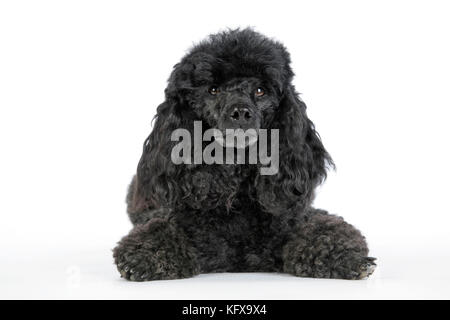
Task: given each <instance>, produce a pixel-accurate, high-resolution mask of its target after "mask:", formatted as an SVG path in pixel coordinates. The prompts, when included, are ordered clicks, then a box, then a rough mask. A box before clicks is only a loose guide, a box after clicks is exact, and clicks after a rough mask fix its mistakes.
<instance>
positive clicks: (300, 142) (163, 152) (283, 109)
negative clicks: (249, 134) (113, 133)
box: [114, 29, 375, 281]
mask: <svg viewBox="0 0 450 320" xmlns="http://www.w3.org/2000/svg"><path fill="white" fill-rule="evenodd" d="M292 78H293V72H292V70H291V68H290V57H289V54H288V52H287V51H286V49H285V48H284V46H283V45H281V44H280V43H278V42H276V41H273V40H270V39H268V38H266V37H264V36H262V35H261V34H258V33H256V32H254V31H253V30H251V29H245V30H232V31H227V32H223V33H219V34H215V35H212V36H210V37H209V38H208V39H207V40H205V41H204V42H201V43H200V44H198V45H196V46H195V47H194V48H192V49H191V51H190V52H189V53H188V54H187V55H186V56H185V57H184V58H183V59H182V61H181V62H180V63H178V64H177V65H175V67H174V70H173V72H172V74H171V76H170V78H169V82H168V86H167V89H166V91H165V94H166V100H165V101H164V103H162V104H161V105H160V106H159V107H158V109H157V115H156V121H155V123H154V128H153V131H152V132H151V134H150V135H149V137H148V138H147V139H146V141H145V143H144V148H143V153H142V157H141V159H140V161H139V164H138V167H137V173H136V175H135V177H134V178H133V180H132V182H131V184H130V187H129V192H128V196H127V204H128V214H129V217H130V219H131V221H132V223H133V224H134V229H133V230H132V231H131V232H130V234H129V235H127V236H125V237H124V238H123V239H122V240H121V241H120V242H119V244H118V246H117V247H116V248H115V249H114V259H115V262H116V264H117V267H118V269H119V271H120V273H121V274H122V276H123V277H125V278H126V279H130V280H135V281H143V280H155V279H174V278H183V277H190V276H193V275H195V274H198V273H205V272H225V271H230V272H238V271H265V272H287V273H291V274H293V275H296V276H302V277H320V278H343V279H361V278H364V277H366V276H368V275H370V273H371V272H372V271H373V268H374V265H375V264H374V262H373V260H374V259H373V258H370V257H367V254H368V249H367V244H366V241H365V239H364V237H363V236H362V235H361V233H360V232H359V231H358V230H356V229H355V228H354V227H353V226H351V225H349V224H347V223H346V222H345V221H344V220H343V219H342V218H339V217H337V216H334V215H329V214H328V213H327V212H325V211H322V210H317V209H313V208H311V202H312V200H313V198H314V190H315V188H316V187H317V186H318V185H319V184H320V183H321V182H322V181H323V180H324V179H325V178H326V170H327V166H333V162H332V160H331V158H330V156H329V155H328V153H327V152H326V150H325V148H324V147H323V145H322V142H321V140H320V138H319V136H318V134H317V132H316V130H315V128H314V125H313V123H312V122H311V120H309V119H308V117H307V114H306V106H305V104H304V103H303V102H302V101H301V100H300V99H299V97H298V94H297V93H296V91H295V89H294V87H293V85H292V84H291V80H292ZM217 84H218V85H221V84H223V85H224V86H225V85H226V86H229V87H230V86H234V87H239V88H240V90H241V92H242V96H243V97H245V99H247V100H248V101H247V100H246V101H247V102H248V103H249V104H252V105H253V106H254V107H255V110H257V113H255V117H257V119H258V124H259V126H260V128H267V129H279V130H280V138H279V139H280V151H279V153H280V166H279V172H278V173H277V174H275V175H261V174H260V172H259V171H258V168H257V167H258V166H257V165H249V164H243V165H218V164H217V165H206V164H200V165H175V164H173V163H172V161H171V158H170V154H171V150H172V147H173V146H174V144H175V143H174V142H172V141H171V139H170V136H171V133H172V131H173V130H175V129H177V128H185V129H188V130H190V131H192V125H193V121H194V120H197V121H202V124H203V128H204V129H206V128H211V127H220V126H221V125H222V126H223V125H224V124H223V123H221V118H220V117H221V114H220V113H219V112H218V111H217V110H223V109H224V108H225V107H223V106H222V105H220V103H221V102H220V100H217V99H216V100H214V99H212V98H211V97H210V95H208V88H209V87H210V86H211V85H217ZM256 84H261V85H263V86H264V87H265V89H266V91H267V94H266V97H264V99H259V100H257V99H255V98H251V95H249V94H248V92H247V91H248V90H250V89H251V88H253V86H255V85H256ZM249 88H250V89H249ZM228 98H230V97H228ZM228 98H226V97H224V98H223V99H225V100H226V99H228ZM223 103H226V102H223ZM221 108H222V109H221Z"/></svg>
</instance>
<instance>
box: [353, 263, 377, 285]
mask: <svg viewBox="0 0 450 320" xmlns="http://www.w3.org/2000/svg"><path fill="white" fill-rule="evenodd" d="M356 260H357V262H356V264H355V267H354V269H350V270H349V277H348V278H349V279H355V280H362V279H367V278H368V277H369V276H370V275H371V274H372V273H373V272H374V271H375V268H376V267H377V264H376V263H375V260H376V258H372V257H359V258H357V259H356Z"/></svg>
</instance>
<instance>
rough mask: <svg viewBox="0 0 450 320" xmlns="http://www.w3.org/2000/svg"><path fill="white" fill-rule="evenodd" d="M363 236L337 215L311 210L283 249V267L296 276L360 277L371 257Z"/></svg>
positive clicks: (367, 272)
mask: <svg viewBox="0 0 450 320" xmlns="http://www.w3.org/2000/svg"><path fill="white" fill-rule="evenodd" d="M368 251H369V250H368V248H367V243H366V240H365V238H364V237H363V236H362V235H361V233H360V232H359V231H358V230H357V229H356V228H354V227H353V226H352V225H350V224H348V223H346V222H345V221H344V220H343V219H342V218H341V217H338V216H334V215H329V214H328V213H326V212H325V211H322V210H311V215H310V216H309V217H308V218H307V219H306V221H305V222H302V223H301V224H300V225H299V226H298V228H297V229H296V230H295V232H294V233H293V236H292V237H291V239H290V240H289V241H288V242H287V244H286V245H285V246H284V248H283V253H282V258H283V270H284V271H285V272H287V273H291V274H294V275H296V276H299V277H314V278H338V279H364V278H366V277H368V276H369V275H371V274H372V272H373V271H374V269H375V266H376V264H375V263H374V260H375V258H371V257H368V256H367V254H368Z"/></svg>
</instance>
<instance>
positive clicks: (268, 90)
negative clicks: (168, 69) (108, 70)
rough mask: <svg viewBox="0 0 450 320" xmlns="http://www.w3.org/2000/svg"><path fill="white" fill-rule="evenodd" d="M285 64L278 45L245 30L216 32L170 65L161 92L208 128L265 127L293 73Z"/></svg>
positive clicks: (268, 126) (284, 56) (283, 54)
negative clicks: (172, 69) (165, 82)
mask: <svg viewBox="0 0 450 320" xmlns="http://www.w3.org/2000/svg"><path fill="white" fill-rule="evenodd" d="M289 63H290V59H289V54H288V53H287V51H286V50H285V48H284V47H283V46H282V45H281V44H279V43H277V42H275V41H272V40H269V39H267V38H265V37H263V36H262V35H260V34H258V33H256V32H254V31H252V30H250V29H245V30H234V31H229V32H224V33H219V34H215V35H212V36H210V38H209V39H208V40H206V41H204V42H202V43H200V44H199V45H197V46H195V47H194V48H193V49H192V50H191V51H190V52H189V54H187V55H186V56H185V57H184V58H183V59H182V61H181V62H180V63H179V64H177V65H176V66H175V68H174V71H173V72H172V74H171V76H170V79H169V86H168V88H167V91H166V94H167V95H168V97H169V98H174V99H177V100H178V101H179V102H180V106H183V107H180V109H183V108H184V111H187V112H192V114H193V117H195V118H197V119H199V120H202V121H203V122H205V124H206V125H207V126H209V127H212V128H218V129H220V130H225V129H236V128H242V129H244V130H246V129H249V128H252V129H260V128H267V129H268V128H270V126H271V124H272V122H273V120H274V114H275V113H276V111H277V109H278V108H279V105H280V102H281V100H282V97H283V93H285V90H286V88H287V86H288V84H289V82H290V80H291V78H292V75H293V73H292V71H291V69H290V66H289ZM186 108H188V110H186ZM180 111H181V110H180Z"/></svg>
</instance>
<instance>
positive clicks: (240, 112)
mask: <svg viewBox="0 0 450 320" xmlns="http://www.w3.org/2000/svg"><path fill="white" fill-rule="evenodd" d="M225 71H226V70H225ZM188 99H190V103H189V105H190V106H191V107H192V109H193V110H194V112H195V113H196V115H197V116H198V117H200V118H201V119H202V120H203V121H205V122H206V123H207V124H208V125H209V126H210V127H212V128H217V129H219V130H222V131H225V130H226V129H238V128H241V129H243V130H247V129H255V130H258V129H260V128H262V127H267V126H268V125H270V118H271V116H272V114H273V113H274V112H275V110H276V108H277V106H278V104H279V97H278V95H277V94H276V92H275V90H274V88H273V86H272V85H271V84H270V82H268V81H264V80H262V79H259V78H256V77H236V78H231V79H229V80H227V81H223V82H219V81H217V82H211V83H208V84H205V85H202V86H200V87H198V88H195V90H194V92H193V94H191V95H189V97H188Z"/></svg>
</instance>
